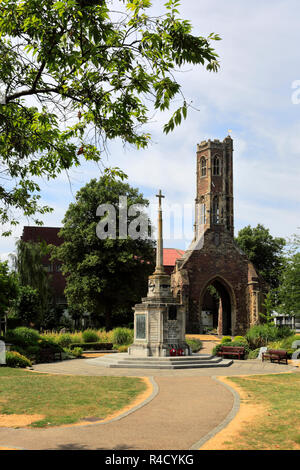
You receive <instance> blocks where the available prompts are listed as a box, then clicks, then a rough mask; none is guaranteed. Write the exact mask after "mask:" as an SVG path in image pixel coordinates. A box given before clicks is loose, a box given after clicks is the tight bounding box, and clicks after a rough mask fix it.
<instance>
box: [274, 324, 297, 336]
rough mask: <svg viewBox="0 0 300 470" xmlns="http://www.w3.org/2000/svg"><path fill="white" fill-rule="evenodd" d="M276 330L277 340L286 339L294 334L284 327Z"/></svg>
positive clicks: (287, 327)
mask: <svg viewBox="0 0 300 470" xmlns="http://www.w3.org/2000/svg"><path fill="white" fill-rule="evenodd" d="M277 330H278V331H277V338H288V337H290V336H293V335H294V334H295V332H294V330H292V329H291V328H290V327H289V326H286V325H283V326H280V327H279V328H277Z"/></svg>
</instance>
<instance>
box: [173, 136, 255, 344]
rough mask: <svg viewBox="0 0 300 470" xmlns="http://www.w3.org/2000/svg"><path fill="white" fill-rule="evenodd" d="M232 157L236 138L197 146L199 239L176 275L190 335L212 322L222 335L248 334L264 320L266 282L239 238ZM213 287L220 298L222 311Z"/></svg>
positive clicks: (175, 284) (176, 288) (175, 290)
mask: <svg viewBox="0 0 300 470" xmlns="http://www.w3.org/2000/svg"><path fill="white" fill-rule="evenodd" d="M232 154H233V142H232V139H231V137H230V136H228V137H226V138H225V139H224V141H223V142H220V141H219V140H214V141H211V140H208V141H207V142H206V141H205V142H202V143H201V144H198V147H197V172H196V173H197V189H196V200H195V202H196V203H195V236H194V240H193V242H192V243H191V245H190V247H189V248H188V250H187V251H186V252H185V254H184V256H183V257H182V258H181V259H179V260H177V261H176V267H175V271H174V273H173V274H172V289H173V293H174V295H175V296H176V297H177V298H178V300H180V301H181V302H182V303H184V304H185V306H186V324H187V332H189V333H200V332H203V330H204V327H205V322H206V321H208V320H209V322H210V325H211V327H213V328H216V329H217V331H218V333H219V334H224V335H229V334H232V335H236V334H242V333H244V332H245V330H246V329H247V328H249V326H250V325H253V324H255V323H257V322H258V319H259V312H260V311H261V303H262V294H261V292H262V286H261V282H260V280H259V278H258V275H257V273H256V271H255V269H254V266H253V264H252V263H251V262H250V261H249V260H248V259H247V257H246V255H245V254H244V253H243V252H242V251H241V249H240V248H239V247H238V246H237V245H236V244H235V241H234V236H233V234H234V219H233V168H232V163H233V161H232ZM209 286H212V287H213V291H214V292H216V293H217V296H218V297H219V301H218V303H217V308H216V306H215V307H213V299H212V297H211V295H210V294H209V293H208V287H209ZM215 298H216V297H215ZM204 312H207V313H208V314H211V317H210V318H207V317H208V316H209V315H206V314H205V313H204Z"/></svg>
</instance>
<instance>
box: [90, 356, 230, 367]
mask: <svg viewBox="0 0 300 470" xmlns="http://www.w3.org/2000/svg"><path fill="white" fill-rule="evenodd" d="M88 362H89V364H93V365H95V366H97V365H98V366H100V367H101V366H102V367H109V368H120V369H198V368H208V367H228V366H230V365H231V364H232V363H233V360H232V359H222V358H221V357H217V356H211V355H205V354H202V355H200V354H199V355H193V356H181V357H180V356H179V357H130V356H129V355H128V354H126V353H119V354H115V355H111V356H105V357H98V358H95V359H88Z"/></svg>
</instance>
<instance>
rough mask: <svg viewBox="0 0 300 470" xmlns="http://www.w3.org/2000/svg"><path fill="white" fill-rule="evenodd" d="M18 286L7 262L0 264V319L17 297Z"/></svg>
mask: <svg viewBox="0 0 300 470" xmlns="http://www.w3.org/2000/svg"><path fill="white" fill-rule="evenodd" d="M18 290H19V285H18V280H17V277H16V275H15V273H12V272H10V270H9V267H8V263H7V261H4V262H0V319H1V318H3V317H4V315H5V314H6V313H7V310H8V308H9V307H10V306H11V304H12V302H13V301H14V300H15V299H16V297H17V295H18Z"/></svg>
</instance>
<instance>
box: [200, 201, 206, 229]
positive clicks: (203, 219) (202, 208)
mask: <svg viewBox="0 0 300 470" xmlns="http://www.w3.org/2000/svg"><path fill="white" fill-rule="evenodd" d="M199 222H200V225H204V224H205V223H206V207H205V204H204V202H201V204H200V219H199Z"/></svg>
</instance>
